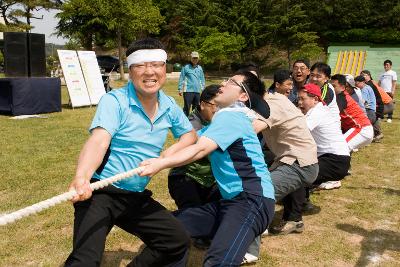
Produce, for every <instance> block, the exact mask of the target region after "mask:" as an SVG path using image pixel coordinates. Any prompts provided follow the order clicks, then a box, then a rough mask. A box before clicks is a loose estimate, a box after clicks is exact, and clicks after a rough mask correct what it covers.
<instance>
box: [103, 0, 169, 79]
mask: <svg viewBox="0 0 400 267" xmlns="http://www.w3.org/2000/svg"><path fill="white" fill-rule="evenodd" d="M100 2H101V5H100V6H101V10H102V15H103V16H104V20H103V22H104V24H103V25H104V26H105V27H106V29H107V30H108V32H109V34H110V37H112V36H116V39H117V44H118V55H119V60H120V66H123V52H122V46H123V39H125V40H133V39H135V38H136V37H142V36H145V35H147V34H149V33H158V32H159V30H160V28H159V26H160V24H162V23H163V22H164V19H163V17H162V16H161V14H160V11H159V9H158V8H157V7H156V6H154V5H153V3H152V1H151V0H141V1H131V0H102V1H100ZM119 69H120V74H121V78H123V77H124V68H122V67H120V68H119Z"/></svg>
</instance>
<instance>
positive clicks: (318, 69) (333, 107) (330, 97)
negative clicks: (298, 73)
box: [309, 62, 340, 128]
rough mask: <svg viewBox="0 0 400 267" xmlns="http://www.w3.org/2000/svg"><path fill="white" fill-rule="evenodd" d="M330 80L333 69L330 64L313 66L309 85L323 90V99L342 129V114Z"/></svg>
mask: <svg viewBox="0 0 400 267" xmlns="http://www.w3.org/2000/svg"><path fill="white" fill-rule="evenodd" d="M330 78H331V67H330V66H329V65H328V64H325V63H323V62H316V63H314V65H312V66H311V68H310V79H309V83H313V84H316V85H318V86H319V87H320V88H321V98H322V99H323V101H324V102H325V103H326V105H327V106H328V108H329V110H330V112H331V114H332V115H333V117H334V118H335V120H336V123H337V126H338V128H340V115H339V113H340V112H339V107H338V105H337V102H336V94H335V89H334V88H333V86H332V84H330V83H329V79H330Z"/></svg>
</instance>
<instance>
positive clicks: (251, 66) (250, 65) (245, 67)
mask: <svg viewBox="0 0 400 267" xmlns="http://www.w3.org/2000/svg"><path fill="white" fill-rule="evenodd" d="M238 71H243V72H244V71H250V72H252V71H254V72H255V73H256V74H257V77H260V73H259V68H258V65H257V64H256V63H254V62H253V61H248V62H245V63H243V64H241V65H240V66H239V70H238Z"/></svg>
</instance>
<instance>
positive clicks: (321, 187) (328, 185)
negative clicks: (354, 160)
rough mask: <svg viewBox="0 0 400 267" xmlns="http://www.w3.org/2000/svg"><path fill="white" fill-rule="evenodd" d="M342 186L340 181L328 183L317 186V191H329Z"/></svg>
mask: <svg viewBox="0 0 400 267" xmlns="http://www.w3.org/2000/svg"><path fill="white" fill-rule="evenodd" d="M341 186H342V182H340V181H328V182H325V183H322V184H320V185H319V186H318V189H319V190H331V189H335V188H340V187H341Z"/></svg>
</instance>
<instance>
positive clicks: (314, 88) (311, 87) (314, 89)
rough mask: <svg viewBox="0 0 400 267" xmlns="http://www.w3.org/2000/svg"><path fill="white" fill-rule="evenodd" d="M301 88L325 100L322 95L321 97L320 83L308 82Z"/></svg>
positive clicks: (320, 99)
mask: <svg viewBox="0 0 400 267" xmlns="http://www.w3.org/2000/svg"><path fill="white" fill-rule="evenodd" d="M301 89H302V90H304V91H305V92H307V93H309V94H312V95H315V96H318V99H319V101H321V102H322V103H324V100H322V97H321V88H319V86H318V85H316V84H313V83H307V84H306V85H304V86H303V87H302V88H301ZM324 104H325V103H324Z"/></svg>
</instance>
